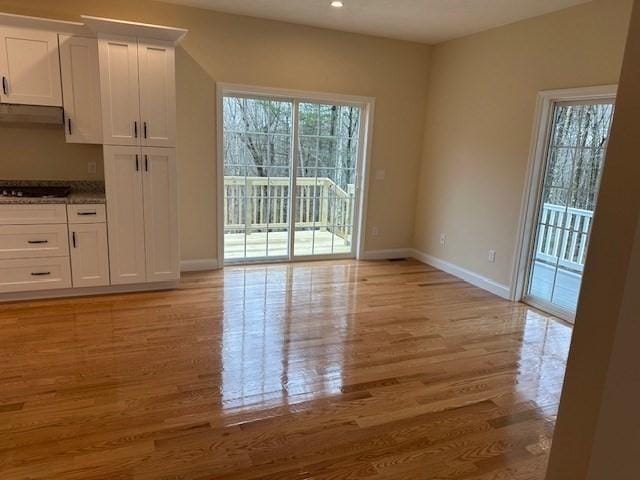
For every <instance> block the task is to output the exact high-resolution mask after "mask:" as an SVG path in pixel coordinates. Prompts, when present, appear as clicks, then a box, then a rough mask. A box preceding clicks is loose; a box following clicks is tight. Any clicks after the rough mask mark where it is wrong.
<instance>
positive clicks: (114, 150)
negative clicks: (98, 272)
mask: <svg viewBox="0 0 640 480" xmlns="http://www.w3.org/2000/svg"><path fill="white" fill-rule="evenodd" d="M104 166H105V183H106V192H107V217H108V225H109V253H110V254H109V258H110V267H111V268H110V270H111V283H112V284H129V283H145V282H163V281H172V280H177V279H179V278H180V269H179V245H178V205H177V204H178V199H177V175H176V156H175V149H173V148H152V147H143V148H139V147H128V146H105V147H104Z"/></svg>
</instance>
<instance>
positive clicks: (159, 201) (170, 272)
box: [83, 17, 186, 285]
mask: <svg viewBox="0 0 640 480" xmlns="http://www.w3.org/2000/svg"><path fill="white" fill-rule="evenodd" d="M83 19H85V20H86V21H87V24H88V25H89V27H90V28H93V29H95V30H96V32H97V36H98V51H99V64H100V93H101V95H100V96H101V103H102V131H103V143H104V165H105V184H106V194H107V216H108V219H109V221H108V232H109V257H110V271H111V283H112V284H114V285H122V284H139V283H149V282H172V281H176V280H178V279H179V278H180V252H179V233H178V232H179V227H178V182H177V165H176V150H175V146H176V85H175V46H174V45H175V42H176V41H177V40H178V39H180V38H182V36H184V34H185V33H186V31H184V30H179V29H168V28H164V29H163V30H158V31H155V32H154V31H153V27H152V26H148V25H142V24H131V25H129V26H123V24H122V23H113V22H110V21H105V20H103V19H96V18H92V17H83ZM125 32H126V33H127V34H126V35H123V33H125ZM152 35H153V36H152Z"/></svg>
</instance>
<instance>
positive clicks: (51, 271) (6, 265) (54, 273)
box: [0, 257, 71, 293]
mask: <svg viewBox="0 0 640 480" xmlns="http://www.w3.org/2000/svg"><path fill="white" fill-rule="evenodd" d="M70 287H71V270H70V269H69V257H51V258H21V259H15V260H0V293H14V292H26V291H32V290H51V289H57V288H70Z"/></svg>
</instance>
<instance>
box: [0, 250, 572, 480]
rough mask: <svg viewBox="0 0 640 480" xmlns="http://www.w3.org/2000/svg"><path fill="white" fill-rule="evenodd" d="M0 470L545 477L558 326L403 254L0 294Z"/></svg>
mask: <svg viewBox="0 0 640 480" xmlns="http://www.w3.org/2000/svg"><path fill="white" fill-rule="evenodd" d="M0 335H1V342H0V386H1V388H0V478H1V479H2V480H17V479H47V480H67V479H78V480H79V479H82V480H93V479H104V480H120V479H167V480H168V479H173V480H175V479H201V480H204V479H209V480H213V479H224V480H239V479H254V480H257V479H262V480H276V479H283V480H288V479H292V480H302V479H313V480H329V479H331V480H346V479H349V480H354V479H370V480H383V479H384V480H403V479H406V480H416V479H417V480H422V479H465V480H469V479H476V480H481V479H482V480H488V479H493V480H497V479H500V480H507V479H509V480H525V479H526V480H543V478H544V468H545V464H546V461H547V453H548V451H549V446H550V438H551V435H552V431H553V426H554V418H555V414H556V409H557V405H558V398H559V394H560V389H561V384H562V377H563V374H564V367H565V359H566V356H567V350H568V346H569V340H570V335H571V331H570V329H569V328H568V327H566V326H565V325H563V324H561V323H558V322H556V321H554V320H553V319H551V318H550V317H547V316H545V315H542V314H540V313H538V312H537V311H534V310H532V309H530V308H528V307H526V306H524V305H520V304H511V303H509V302H506V301H504V300H501V299H499V298H497V297H494V296H492V295H491V294H489V293H486V292H484V291H482V290H479V289H477V288H474V287H472V286H470V285H468V284H465V283H463V282H462V281H459V280H457V279H455V278H454V277H451V276H449V275H447V274H444V273H442V272H439V271H437V270H434V269H433V268H431V267H427V266H425V265H423V264H420V263H418V262H416V261H413V260H410V261H398V262H387V261H383V262H359V263H358V262H355V261H339V262H328V263H306V264H295V265H286V264H280V265H271V266H250V267H233V268H227V269H225V270H224V272H214V273H203V274H190V275H187V276H185V278H184V281H183V284H182V288H181V289H180V290H177V291H173V292H168V293H144V294H131V295H117V296H108V297H94V298H87V299H74V300H57V301H46V302H45V301H41V302H30V303H21V304H20V303H16V304H9V305H2V306H0Z"/></svg>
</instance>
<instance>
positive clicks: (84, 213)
mask: <svg viewBox="0 0 640 480" xmlns="http://www.w3.org/2000/svg"><path fill="white" fill-rule="evenodd" d="M97 214H98V212H96V211H95V210H94V211H93V212H78V215H97Z"/></svg>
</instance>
